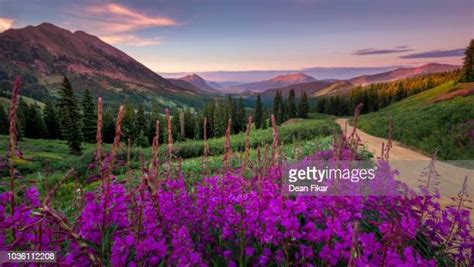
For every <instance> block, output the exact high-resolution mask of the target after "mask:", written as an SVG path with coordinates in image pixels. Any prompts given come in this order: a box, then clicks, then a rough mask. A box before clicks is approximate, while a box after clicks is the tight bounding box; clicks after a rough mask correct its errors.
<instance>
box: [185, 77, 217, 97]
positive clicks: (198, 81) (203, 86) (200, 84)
mask: <svg viewBox="0 0 474 267" xmlns="http://www.w3.org/2000/svg"><path fill="white" fill-rule="evenodd" d="M179 80H182V81H186V82H188V83H190V84H192V85H194V86H196V87H197V88H199V89H200V90H202V91H205V92H211V93H216V92H217V90H216V89H215V88H213V87H212V86H210V85H209V84H208V82H206V81H205V80H204V79H203V78H201V77H200V76H199V75H197V74H191V75H187V76H184V77H181V78H179Z"/></svg>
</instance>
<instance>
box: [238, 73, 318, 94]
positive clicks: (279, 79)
mask: <svg viewBox="0 0 474 267" xmlns="http://www.w3.org/2000/svg"><path fill="white" fill-rule="evenodd" d="M315 81H317V80H316V79H315V78H313V77H311V76H309V75H306V74H304V73H301V72H299V73H293V74H284V75H278V76H276V77H273V78H271V79H268V80H263V81H258V82H252V83H245V84H241V85H238V86H235V87H232V88H229V89H235V90H238V91H240V92H242V91H253V92H264V91H266V90H268V89H274V88H279V87H285V86H289V85H292V84H299V83H307V82H315Z"/></svg>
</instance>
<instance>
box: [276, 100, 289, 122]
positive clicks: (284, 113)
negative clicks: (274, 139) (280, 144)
mask: <svg viewBox="0 0 474 267" xmlns="http://www.w3.org/2000/svg"><path fill="white" fill-rule="evenodd" d="M280 96H281V95H280ZM287 110H288V103H287V102H286V101H285V99H283V98H281V101H280V107H279V111H278V113H279V115H280V116H279V117H278V118H277V124H278V125H280V124H282V123H283V122H284V121H286V119H287V118H288V116H287V115H288V113H287Z"/></svg>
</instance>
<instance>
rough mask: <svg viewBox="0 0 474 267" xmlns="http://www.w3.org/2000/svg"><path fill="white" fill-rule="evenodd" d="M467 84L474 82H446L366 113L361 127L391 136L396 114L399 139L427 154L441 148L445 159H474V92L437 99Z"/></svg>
mask: <svg viewBox="0 0 474 267" xmlns="http://www.w3.org/2000/svg"><path fill="white" fill-rule="evenodd" d="M466 87H469V88H472V87H474V84H473V83H471V84H455V83H454V82H448V83H445V84H443V85H440V86H438V87H435V88H433V89H430V90H427V91H424V92H422V93H419V94H416V95H413V96H411V97H409V98H407V99H404V100H402V101H400V102H397V103H394V104H392V105H390V106H388V107H386V108H383V109H381V110H379V111H377V112H373V113H368V114H365V115H362V116H361V117H360V122H359V127H360V128H361V129H362V130H363V131H365V132H367V133H370V134H372V135H375V136H379V137H387V129H388V121H389V117H390V116H392V117H393V125H394V129H393V138H394V139H395V140H397V141H400V142H401V143H403V144H405V145H407V146H409V147H412V148H415V149H418V150H421V151H423V152H425V153H426V154H432V153H434V151H435V150H437V151H438V157H440V158H441V159H449V160H468V159H474V143H473V138H472V134H473V133H474V95H471V96H457V97H454V98H451V99H448V100H444V101H440V102H436V99H437V98H438V97H439V96H442V95H445V94H447V93H449V92H453V91H456V90H461V89H463V88H466Z"/></svg>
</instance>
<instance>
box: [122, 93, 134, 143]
mask: <svg viewBox="0 0 474 267" xmlns="http://www.w3.org/2000/svg"><path fill="white" fill-rule="evenodd" d="M122 132H123V137H124V139H123V140H125V141H127V140H128V138H130V140H131V142H132V143H135V141H136V140H135V139H136V137H137V135H138V131H137V128H136V127H135V110H134V109H133V107H132V105H131V104H130V103H129V102H126V103H125V112H124V114H123V120H122Z"/></svg>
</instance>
